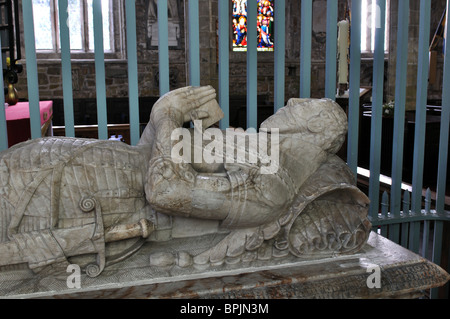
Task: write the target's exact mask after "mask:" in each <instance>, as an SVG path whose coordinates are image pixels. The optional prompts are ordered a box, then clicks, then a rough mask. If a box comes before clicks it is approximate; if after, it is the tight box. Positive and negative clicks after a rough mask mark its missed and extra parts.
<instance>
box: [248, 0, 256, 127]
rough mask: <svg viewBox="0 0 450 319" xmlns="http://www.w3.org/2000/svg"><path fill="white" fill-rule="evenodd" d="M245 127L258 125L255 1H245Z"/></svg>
mask: <svg viewBox="0 0 450 319" xmlns="http://www.w3.org/2000/svg"><path fill="white" fill-rule="evenodd" d="M247 5H248V7H247V128H255V129H256V128H257V127H258V87H257V79H258V74H257V67H258V51H257V45H258V41H257V30H256V23H257V20H256V13H257V10H258V8H257V2H256V1H248V2H247Z"/></svg>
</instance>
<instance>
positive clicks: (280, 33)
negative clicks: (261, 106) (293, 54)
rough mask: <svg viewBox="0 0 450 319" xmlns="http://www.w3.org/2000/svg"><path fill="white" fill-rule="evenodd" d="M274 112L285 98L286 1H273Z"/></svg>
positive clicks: (280, 106)
mask: <svg viewBox="0 0 450 319" xmlns="http://www.w3.org/2000/svg"><path fill="white" fill-rule="evenodd" d="M274 10H275V43H274V47H275V57H274V59H275V79H274V81H275V90H274V91H275V92H274V94H275V97H274V99H275V107H274V110H275V112H276V111H278V110H279V109H280V108H282V107H283V106H284V98H285V93H284V91H285V60H286V57H285V55H286V53H285V51H286V25H285V17H286V2H285V0H277V1H276V2H275V8H274Z"/></svg>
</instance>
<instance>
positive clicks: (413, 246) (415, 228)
mask: <svg viewBox="0 0 450 319" xmlns="http://www.w3.org/2000/svg"><path fill="white" fill-rule="evenodd" d="M419 246H420V221H418V222H412V223H410V226H409V246H408V249H409V250H411V251H413V252H415V253H416V254H418V253H419Z"/></svg>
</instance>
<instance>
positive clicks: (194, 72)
mask: <svg viewBox="0 0 450 319" xmlns="http://www.w3.org/2000/svg"><path fill="white" fill-rule="evenodd" d="M198 12H199V11H198V0H189V75H190V85H192V86H200V45H199V43H200V33H199V14H198Z"/></svg>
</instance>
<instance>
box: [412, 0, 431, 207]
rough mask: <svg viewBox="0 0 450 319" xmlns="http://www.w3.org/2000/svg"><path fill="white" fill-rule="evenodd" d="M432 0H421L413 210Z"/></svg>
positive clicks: (419, 182) (419, 175) (418, 192)
mask: <svg viewBox="0 0 450 319" xmlns="http://www.w3.org/2000/svg"><path fill="white" fill-rule="evenodd" d="M430 19H431V1H429V0H421V1H420V25H419V29H420V32H419V58H418V64H419V65H418V70H417V97H416V124H415V134H414V157H413V181H412V197H411V210H412V211H413V212H414V213H416V212H417V211H420V209H421V204H422V187H423V166H424V154H425V152H424V151H425V128H426V116H427V93H428V72H429V46H430Z"/></svg>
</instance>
